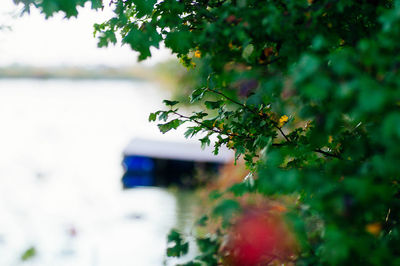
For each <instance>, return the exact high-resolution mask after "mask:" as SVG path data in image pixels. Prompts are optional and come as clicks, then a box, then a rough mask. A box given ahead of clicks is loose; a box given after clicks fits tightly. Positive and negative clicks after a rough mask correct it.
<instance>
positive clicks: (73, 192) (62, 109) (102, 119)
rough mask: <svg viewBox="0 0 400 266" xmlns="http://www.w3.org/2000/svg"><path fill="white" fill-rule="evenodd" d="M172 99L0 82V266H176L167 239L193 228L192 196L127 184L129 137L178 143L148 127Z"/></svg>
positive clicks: (119, 87)
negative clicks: (124, 162) (29, 255)
mask: <svg viewBox="0 0 400 266" xmlns="http://www.w3.org/2000/svg"><path fill="white" fill-rule="evenodd" d="M168 97H169V95H168V92H166V91H163V90H161V89H160V88H158V86H157V85H156V84H152V83H148V82H139V81H138V82H134V81H102V80H99V81H89V80H88V81H82V80H80V81H68V80H7V79H3V80H0V254H1V255H0V265H35V266H36V265H38V266H39V265H40V266H47V265H48V266H53V265H57V266H62V265H74V266H80V265H82V266H110V265H112V266H125V265H138V266H147V265H149V266H150V265H170V264H172V263H174V261H167V260H166V258H165V249H166V235H167V233H168V231H169V230H170V229H171V228H172V227H174V226H177V225H179V226H180V227H182V225H183V227H187V228H190V225H191V224H192V220H191V215H182V212H184V213H185V214H186V213H189V214H190V212H191V211H192V210H193V202H194V201H193V200H192V197H193V196H192V195H191V194H190V193H180V192H174V193H173V192H170V191H168V190H166V189H161V188H137V189H131V190H125V191H124V190H122V186H121V176H122V167H121V159H122V150H123V149H124V148H125V146H126V145H127V144H128V142H129V141H130V140H131V139H132V138H133V137H135V136H137V137H146V138H154V139H160V138H168V139H171V138H173V139H176V138H179V137H178V136H180V133H179V132H178V133H176V134H169V135H165V136H164V135H161V134H160V133H159V132H158V129H157V127H156V125H155V124H149V123H148V120H147V119H148V115H149V113H150V112H152V111H155V110H158V109H159V108H160V107H161V108H162V106H161V101H162V99H168ZM177 193H178V194H177ZM177 195H178V197H177ZM182 198H184V199H183V200H182ZM182 201H183V202H184V203H183V204H182ZM182 217H183V218H182ZM31 246H34V247H35V249H36V251H37V255H36V256H35V257H34V258H33V259H31V260H29V261H27V262H21V260H20V257H21V254H22V253H23V252H24V251H25V250H26V249H28V248H29V247H31ZM192 253H193V252H192Z"/></svg>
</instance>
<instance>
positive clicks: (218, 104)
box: [204, 101, 224, 110]
mask: <svg viewBox="0 0 400 266" xmlns="http://www.w3.org/2000/svg"><path fill="white" fill-rule="evenodd" d="M204 104H205V105H206V107H207V108H208V109H211V110H213V109H218V108H220V107H221V106H222V105H223V104H224V101H215V102H212V101H205V102H204Z"/></svg>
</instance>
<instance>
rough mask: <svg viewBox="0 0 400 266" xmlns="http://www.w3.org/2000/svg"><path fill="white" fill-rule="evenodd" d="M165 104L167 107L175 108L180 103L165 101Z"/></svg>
mask: <svg viewBox="0 0 400 266" xmlns="http://www.w3.org/2000/svg"><path fill="white" fill-rule="evenodd" d="M163 103H164V104H165V105H167V106H171V107H172V106H174V105H177V104H178V103H179V101H169V100H164V101H163Z"/></svg>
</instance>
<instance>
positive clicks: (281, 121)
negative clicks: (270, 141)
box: [279, 115, 289, 127]
mask: <svg viewBox="0 0 400 266" xmlns="http://www.w3.org/2000/svg"><path fill="white" fill-rule="evenodd" d="M288 120H289V117H288V116H287V115H283V116H281V118H279V126H280V127H282V126H283V125H284V124H286V122H287V121H288Z"/></svg>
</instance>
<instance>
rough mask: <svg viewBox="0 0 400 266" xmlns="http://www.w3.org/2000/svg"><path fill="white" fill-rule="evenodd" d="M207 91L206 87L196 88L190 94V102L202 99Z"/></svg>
mask: <svg viewBox="0 0 400 266" xmlns="http://www.w3.org/2000/svg"><path fill="white" fill-rule="evenodd" d="M205 92H206V88H200V89H196V90H195V91H193V92H192V94H191V95H190V103H194V102H197V101H199V100H201V99H202V98H203V96H204V94H205Z"/></svg>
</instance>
